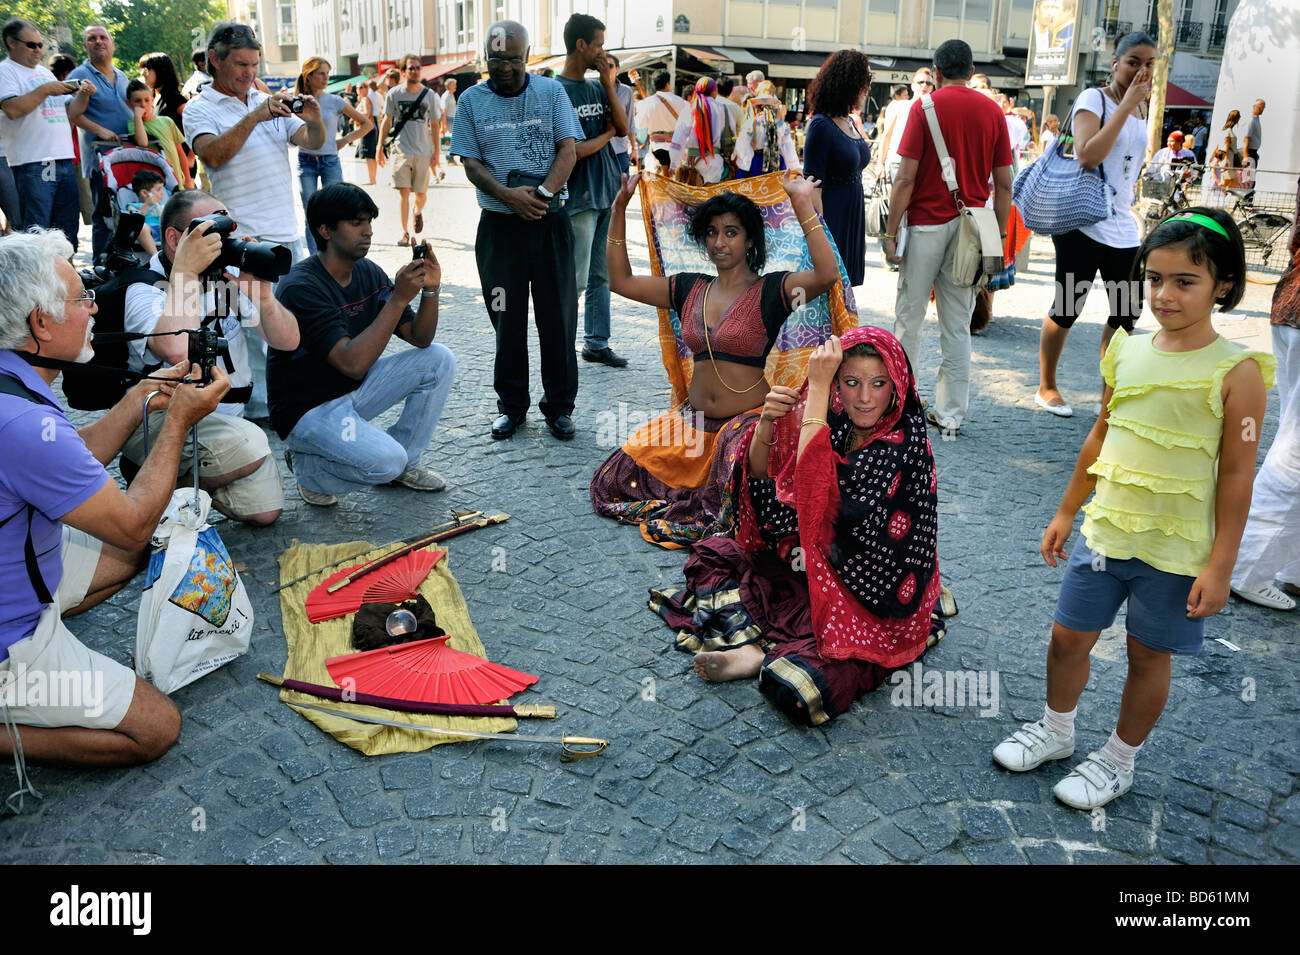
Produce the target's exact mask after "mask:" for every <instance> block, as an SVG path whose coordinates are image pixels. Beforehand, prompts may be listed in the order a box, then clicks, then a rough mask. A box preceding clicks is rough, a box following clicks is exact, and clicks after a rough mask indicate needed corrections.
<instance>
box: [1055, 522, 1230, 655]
mask: <svg viewBox="0 0 1300 955" xmlns="http://www.w3.org/2000/svg"><path fill="white" fill-rule="evenodd" d="M1194 582H1195V578H1192V577H1184V576H1182V575H1181V574H1169V573H1165V572H1164V571H1163V570H1156V569H1155V568H1154V567H1152V566H1151V565H1150V564H1148V563H1145V562H1143V561H1140V560H1138V559H1137V558H1131V559H1129V560H1116V559H1114V558H1113V557H1102V556H1101V555H1100V554H1096V553H1094V552H1093V551H1092V549H1091V548H1089V547H1088V545H1087V544H1086V543H1084V540H1083V535H1082V534H1080V535H1079V539H1078V540H1077V541H1075V544H1074V550H1073V551H1071V552H1070V562H1069V563H1068V564H1067V565H1066V567H1065V577H1064V579H1063V580H1062V581H1061V593H1060V596H1059V597H1057V599H1056V615H1055V620H1056V622H1057V623H1059V624H1060V625H1061V626H1063V627H1069V628H1070V629H1071V630H1081V631H1084V632H1089V631H1093V630H1105V629H1106V628H1107V627H1109V626H1110V625H1111V624H1112V623H1114V622H1115V614H1116V613H1117V612H1118V611H1119V607H1120V604H1122V603H1123V602H1124V601H1125V600H1127V601H1128V621H1127V624H1128V626H1127V629H1128V632H1129V635H1130V636H1132V637H1133V639H1135V640H1137V642H1138V643H1140V644H1142V645H1143V646H1144V647H1148V648H1150V649H1152V650H1161V651H1164V652H1166V653H1198V652H1200V649H1201V644H1202V643H1203V642H1204V640H1205V620H1204V619H1202V618H1197V619H1195V620H1192V619H1190V618H1188V616H1187V598H1188V596H1189V595H1190V594H1191V592H1192V584H1193V583H1194Z"/></svg>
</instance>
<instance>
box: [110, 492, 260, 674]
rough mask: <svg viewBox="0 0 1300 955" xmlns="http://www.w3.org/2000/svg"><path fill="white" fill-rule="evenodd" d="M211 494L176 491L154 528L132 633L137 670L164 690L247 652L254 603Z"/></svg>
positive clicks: (251, 631) (251, 628)
mask: <svg viewBox="0 0 1300 955" xmlns="http://www.w3.org/2000/svg"><path fill="white" fill-rule="evenodd" d="M211 504H212V499H211V498H210V497H209V496H208V494H207V492H205V491H198V492H197V497H196V492H195V490H194V489H193V488H185V489H181V490H178V491H176V492H174V493H173V494H172V500H171V503H170V504H169V505H168V506H167V510H166V511H165V512H164V513H163V516H162V520H161V521H160V522H159V523H158V529H157V530H156V531H155V532H154V536H153V546H152V549H151V551H150V555H149V567H148V569H147V570H146V571H145V581H144V592H143V593H142V594H141V595H140V615H139V618H138V621H137V624H136V633H135V670H136V672H137V673H138V674H139V675H140V676H141V677H142V678H144V679H145V680H148V681H149V682H150V683H152V684H153V685H154V686H156V687H157V688H158V689H159V690H161V691H162V692H163V693H171V692H172V691H173V690H179V689H180V688H181V687H183V686H185V685H186V684H188V683H193V682H194V681H195V680H197V679H198V678H199V677H201V676H203V675H204V674H206V673H210V672H212V671H213V670H215V669H217V668H218V667H221V666H224V665H225V664H227V663H229V662H230V661H231V660H233V659H235V658H236V657H239V656H242V655H243V654H244V653H246V652H247V651H248V645H249V642H250V641H251V640H252V635H253V605H252V603H251V602H250V601H249V599H248V592H247V591H246V590H245V589H244V582H243V581H242V580H240V579H239V574H237V573H236V572H235V566H234V563H233V562H232V561H231V559H230V554H229V552H228V551H227V550H226V545H225V544H223V543H222V541H221V537H220V535H218V534H217V532H216V531H215V530H213V529H212V528H211V527H209V526H208V523H207V516H208V509H209V507H210V506H211Z"/></svg>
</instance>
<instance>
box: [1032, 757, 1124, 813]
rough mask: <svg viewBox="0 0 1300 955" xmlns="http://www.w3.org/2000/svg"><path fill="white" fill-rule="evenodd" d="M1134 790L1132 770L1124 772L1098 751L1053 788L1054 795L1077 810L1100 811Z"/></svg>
mask: <svg viewBox="0 0 1300 955" xmlns="http://www.w3.org/2000/svg"><path fill="white" fill-rule="evenodd" d="M1132 788H1133V772H1132V770H1124V769H1120V768H1119V767H1118V766H1117V765H1115V762H1114V760H1112V759H1111V758H1110V757H1108V756H1104V755H1102V753H1101V751H1100V750H1098V751H1097V752H1094V753H1089V754H1088V757H1087V758H1086V759H1085V760H1084V761H1083V762H1082V763H1080V764H1079V765H1078V766H1076V767H1074V771H1073V772H1071V773H1070V775H1068V776H1066V777H1065V778H1064V779H1062V780H1061V781H1060V782H1059V783H1057V784H1056V785H1055V786H1053V787H1052V793H1053V794H1054V795H1055V796H1056V798H1057V799H1059V800H1061V802H1063V803H1065V804H1066V805H1067V806H1073V807H1074V808H1075V809H1096V808H1097V807H1098V806H1104V805H1106V803H1108V802H1110V801H1111V800H1112V799H1115V798H1117V797H1119V796H1122V795H1124V794H1125V793H1126V792H1128V791H1129V790H1130V789H1132Z"/></svg>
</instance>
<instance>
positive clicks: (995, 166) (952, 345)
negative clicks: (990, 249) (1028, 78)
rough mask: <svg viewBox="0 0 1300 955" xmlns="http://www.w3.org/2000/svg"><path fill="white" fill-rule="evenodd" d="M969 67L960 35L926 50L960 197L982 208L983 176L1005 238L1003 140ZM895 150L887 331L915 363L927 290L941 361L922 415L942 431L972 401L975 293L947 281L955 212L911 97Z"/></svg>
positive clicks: (957, 421)
mask: <svg viewBox="0 0 1300 955" xmlns="http://www.w3.org/2000/svg"><path fill="white" fill-rule="evenodd" d="M973 69H974V63H973V61H972V57H971V48H970V46H969V45H968V44H967V43H965V42H963V41H962V40H947V41H945V42H944V43H942V44H940V46H939V48H938V49H937V50H935V51H934V78H935V83H936V84H937V86H938V88H937V89H936V90H935V92H934V93H933V94H932V95H933V97H934V110H935V116H936V118H937V120H938V122H939V129H940V132H941V133H942V134H943V139H944V142H945V144H946V145H947V147H948V155H949V156H950V157H951V159H952V162H953V165H954V166H955V167H956V168H955V170H954V171H955V174H956V178H957V186H958V193H959V194H960V196H961V201H962V203H963V204H964V205H967V206H972V207H978V206H983V205H986V204H987V203H988V200H989V192H990V188H989V185H990V182H991V183H992V187H993V188H992V192H993V209H994V211H995V212H996V213H997V217H998V225H999V227H1000V230H1001V231H1002V233H1003V237H1004V238H1005V236H1006V228H1007V216H1008V215H1009V214H1010V211H1011V145H1010V141H1009V138H1008V136H1007V124H1006V122H1005V121H1004V120H1003V118H1002V110H1001V109H999V108H998V105H997V103H995V102H993V100H991V99H989V98H988V97H986V96H984V95H983V94H982V93H980V92H979V91H978V90H973V89H970V88H968V87H967V85H966V84H967V82H969V80H970V78H971V73H972V71H973ZM898 152H899V155H900V156H902V160H903V161H902V163H901V164H900V165H899V167H898V175H897V176H895V177H894V188H893V191H892V193H891V194H890V202H889V222H888V223H887V225H886V227H885V232H886V235H885V255H886V257H887V258H888V259H889V260H890V261H892V262H900V263H901V267H900V269H899V273H898V296H897V298H896V300H895V302H894V334H895V335H896V336H898V339H899V341H901V342H902V343H903V348H904V349H905V350H906V351H907V357H908V360H909V361H911V363H912V367H913V369H917V370H919V369H920V367H921V366H920V364H919V361H918V359H919V355H918V352H919V351H920V347H921V326H922V324H923V323H924V321H925V307H926V304H927V303H928V302H929V299H930V289H931V288H933V289H934V297H935V304H936V306H937V308H938V311H939V326H940V332H939V346H940V349H941V351H942V354H943V360H942V362H941V363H940V365H939V380H938V383H937V385H936V388H935V403H934V406H933V407H932V408H930V411H929V413H928V414H927V415H926V418H927V420H928V421H929V422H930V423H931V424H934V425H937V426H938V427H940V428H942V429H943V430H944V433H945V436H947V435H955V434H956V432H957V429H958V428H960V427H961V423H962V419H963V418H965V417H966V408H967V406H968V405H969V404H970V317H971V312H972V311H973V310H974V308H975V295H976V292H977V291H978V290H977V289H974V288H964V287H962V286H959V285H955V284H954V283H953V281H952V262H953V253H954V250H955V248H956V239H957V226H958V221H957V217H958V214H959V210H958V208H957V204H956V202H955V201H954V200H953V195H952V193H951V192H949V191H948V187H947V186H946V185H944V181H943V174H942V172H940V169H939V158H938V155H937V153H936V152H935V148H934V141H933V140H932V139H931V137H930V125H929V123H928V122H926V119H925V115H924V112H923V110H922V104H921V97H919V96H918V97H917V98H916V99H915V100H914V101H913V103H912V111H911V113H910V114H909V115H908V118H907V126H906V127H905V128H904V130H903V140H902V142H901V143H900V144H899V147H898ZM903 213H907V225H906V227H905V229H906V232H907V241H906V243H905V248H904V251H903V255H902V257H901V258H900V257H899V255H898V245H899V240H898V232H899V224H900V223H901V221H902V218H903Z"/></svg>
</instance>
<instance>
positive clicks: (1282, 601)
mask: <svg viewBox="0 0 1300 955" xmlns="http://www.w3.org/2000/svg"><path fill="white" fill-rule="evenodd" d="M1232 592H1233V593H1234V594H1236V595H1237V596H1238V597H1240V598H1241V599H1242V600H1249V601H1250V602H1251V603H1253V604H1259V605H1260V606H1261V607H1269V608H1271V609H1273V610H1294V609H1295V600H1294V599H1292V598H1291V597H1288V596H1287V595H1286V594H1285V593H1283V592H1282V591H1281V590H1278V589H1277V588H1276V587H1274V586H1273V585H1272V584H1265V585H1264V586H1263V587H1260V588H1259V589H1258V590H1238V589H1237V588H1236V587H1233V588H1232Z"/></svg>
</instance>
